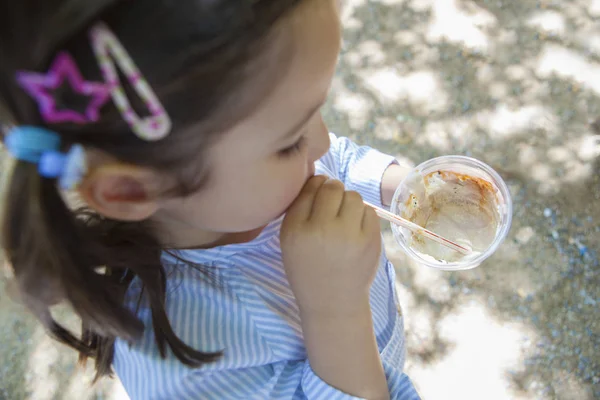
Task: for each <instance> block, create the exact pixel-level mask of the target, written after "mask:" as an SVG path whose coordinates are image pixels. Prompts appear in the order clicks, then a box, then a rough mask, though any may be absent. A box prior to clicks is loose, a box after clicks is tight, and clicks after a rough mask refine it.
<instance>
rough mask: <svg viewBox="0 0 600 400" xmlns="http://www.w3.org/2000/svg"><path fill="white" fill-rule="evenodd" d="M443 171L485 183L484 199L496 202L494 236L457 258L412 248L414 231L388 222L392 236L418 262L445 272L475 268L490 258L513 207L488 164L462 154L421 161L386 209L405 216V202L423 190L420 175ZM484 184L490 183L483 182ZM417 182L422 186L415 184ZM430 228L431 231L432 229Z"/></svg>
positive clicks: (503, 234)
mask: <svg viewBox="0 0 600 400" xmlns="http://www.w3.org/2000/svg"><path fill="white" fill-rule="evenodd" d="M444 172H447V173H451V174H459V175H461V176H466V177H468V178H469V179H470V178H475V180H473V182H475V181H478V180H483V182H485V184H486V185H485V186H486V187H487V188H489V192H491V193H492V194H489V193H488V194H487V195H488V197H487V199H493V200H492V201H495V203H496V204H494V205H493V206H494V207H496V208H495V209H496V210H497V214H495V217H497V220H496V222H497V228H496V231H495V237H493V240H491V241H490V243H489V245H487V248H485V249H481V250H480V251H477V252H474V253H473V254H472V255H469V256H465V257H464V258H462V259H459V260H455V261H444V260H439V259H436V258H435V257H432V256H430V255H427V254H424V253H422V252H421V251H418V250H416V249H415V248H413V246H415V245H414V243H415V236H413V235H414V234H413V233H412V232H410V231H409V230H407V229H405V228H402V227H399V226H398V225H396V224H392V232H393V234H394V238H395V239H396V242H397V243H398V244H399V245H400V247H401V248H402V249H403V250H404V252H405V253H406V254H408V255H409V256H410V257H411V258H412V259H413V260H415V261H416V262H417V263H419V264H423V265H426V266H428V267H432V268H437V269H441V270H446V271H457V270H466V269H471V268H475V267H478V266H479V265H480V264H481V263H482V262H483V261H484V260H485V259H487V258H488V257H490V256H491V255H492V254H493V253H494V252H495V251H496V250H497V249H498V247H499V246H500V244H501V243H502V242H503V241H504V239H505V238H506V236H507V235H508V232H509V230H510V226H511V223H512V212H513V206H512V199H511V196H510V192H509V190H508V186H507V185H506V183H505V182H504V180H502V178H501V177H500V175H498V173H497V172H496V171H494V170H493V169H492V168H491V167H490V166H489V165H487V164H485V163H483V162H481V161H479V160H476V159H474V158H470V157H464V156H443V157H438V158H434V159H432V160H429V161H426V162H424V163H423V164H420V165H419V166H417V167H415V168H414V169H413V170H412V171H411V172H410V173H409V175H408V176H407V177H406V178H405V179H404V180H403V181H402V183H401V184H400V185H399V186H398V188H397V189H396V193H395V194H394V198H393V201H392V205H391V208H390V211H391V212H392V213H394V214H396V215H400V216H402V217H405V218H406V217H407V215H406V214H407V213H408V211H407V207H408V206H407V204H408V203H409V201H411V199H413V197H414V196H415V193H419V191H420V190H423V193H424V189H423V188H424V187H425V183H424V182H425V181H424V178H425V177H427V176H432V174H437V173H444ZM440 176H442V175H440ZM450 176H454V175H450ZM421 182H422V183H421ZM479 182H482V181H479ZM487 183H489V184H490V185H487ZM419 185H422V186H421V187H419ZM421 194H422V193H421ZM411 196H413V197H411ZM414 198H416V197H414ZM458 207H460V206H458ZM465 209H466V208H465ZM409 219H410V218H409ZM415 222H416V221H415ZM433 231H434V232H435V230H433ZM436 233H438V234H442V235H444V233H441V232H436ZM444 236H446V238H447V239H450V240H456V239H457V238H453V237H452V234H448V233H447V232H446V233H445V235H444ZM419 240H421V239H419ZM424 240H429V239H424ZM459 243H460V242H459ZM434 245H436V244H434Z"/></svg>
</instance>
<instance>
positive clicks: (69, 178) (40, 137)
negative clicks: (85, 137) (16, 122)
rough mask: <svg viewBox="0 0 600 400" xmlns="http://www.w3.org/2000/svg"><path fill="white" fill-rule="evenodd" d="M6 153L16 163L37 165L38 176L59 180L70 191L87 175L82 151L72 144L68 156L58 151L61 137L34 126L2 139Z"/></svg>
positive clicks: (17, 129) (11, 131)
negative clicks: (17, 161) (22, 162)
mask: <svg viewBox="0 0 600 400" xmlns="http://www.w3.org/2000/svg"><path fill="white" fill-rule="evenodd" d="M5 144H6V148H7V150H8V152H9V153H10V154H11V155H12V156H13V157H14V158H16V159H17V160H21V161H26V162H30V163H32V164H37V166H38V172H39V174H40V176H43V177H45V178H59V182H58V183H59V185H60V186H61V187H62V188H63V189H67V190H70V189H73V188H74V187H76V186H77V184H78V183H79V182H81V179H82V178H83V174H84V173H85V172H86V170H87V167H86V160H85V150H84V149H83V147H82V146H80V145H74V146H72V147H71V150H69V152H68V153H67V154H63V153H61V152H60V136H59V135H58V134H57V133H55V132H52V131H50V130H48V129H44V128H38V127H35V126H19V127H15V128H12V129H11V130H10V131H9V133H8V136H7V137H6V140H5Z"/></svg>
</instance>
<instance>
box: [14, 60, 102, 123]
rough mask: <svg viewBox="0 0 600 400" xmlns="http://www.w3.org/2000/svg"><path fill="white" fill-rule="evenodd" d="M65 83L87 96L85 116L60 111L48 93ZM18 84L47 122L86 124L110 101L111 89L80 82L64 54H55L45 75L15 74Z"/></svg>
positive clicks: (96, 118) (96, 83)
mask: <svg viewBox="0 0 600 400" xmlns="http://www.w3.org/2000/svg"><path fill="white" fill-rule="evenodd" d="M65 81H68V82H69V84H70V85H71V88H72V89H73V91H74V92H75V93H77V94H80V95H83V96H86V97H90V102H89V103H88V106H87V108H86V110H85V113H84V114H81V113H79V112H77V111H74V110H68V109H66V110H59V109H57V106H56V101H55V100H54V96H53V94H52V93H48V91H49V90H56V89H58V88H59V87H61V86H62V85H63V84H64V82H65ZM17 82H18V83H19V85H20V86H21V87H23V89H25V91H27V93H29V95H30V96H31V97H33V98H34V99H35V100H36V101H37V103H38V106H39V109H40V114H41V115H42V118H43V119H44V121H46V122H48V123H62V122H74V123H77V124H87V123H90V122H96V121H98V115H99V110H100V108H102V106H104V104H106V102H107V101H108V100H109V99H110V89H109V87H108V86H107V85H105V84H104V83H98V82H88V81H85V80H84V79H83V77H82V76H81V72H79V69H78V68H77V65H76V64H75V61H74V60H73V58H72V57H71V56H70V55H69V54H68V53H66V52H61V53H59V54H58V56H57V57H56V59H55V60H54V62H53V63H52V66H51V67H50V70H49V71H48V73H47V74H45V75H44V74H37V73H34V72H19V73H17Z"/></svg>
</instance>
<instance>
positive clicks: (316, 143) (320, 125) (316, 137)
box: [308, 116, 331, 163]
mask: <svg viewBox="0 0 600 400" xmlns="http://www.w3.org/2000/svg"><path fill="white" fill-rule="evenodd" d="M313 129H314V131H313V135H312V138H311V139H312V140H311V141H310V142H309V143H310V148H309V153H308V158H309V160H308V161H309V162H311V163H314V162H315V161H317V160H318V159H320V158H321V157H323V156H324V155H325V153H327V152H328V151H329V146H331V141H330V140H329V130H328V129H327V125H325V121H323V117H321V116H319V117H318V120H317V121H316V123H315V127H314V128H313Z"/></svg>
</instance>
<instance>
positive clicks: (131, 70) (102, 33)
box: [90, 23, 172, 141]
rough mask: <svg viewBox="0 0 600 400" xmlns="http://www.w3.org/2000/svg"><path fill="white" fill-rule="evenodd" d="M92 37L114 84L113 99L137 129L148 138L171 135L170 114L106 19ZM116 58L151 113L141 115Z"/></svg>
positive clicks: (105, 72) (111, 85) (107, 79)
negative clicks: (136, 111)
mask: <svg viewBox="0 0 600 400" xmlns="http://www.w3.org/2000/svg"><path fill="white" fill-rule="evenodd" d="M90 37H91V42H92V47H93V49H94V53H95V54H96V58H97V59H98V64H99V65H100V71H101V72H102V75H103V76H104V80H105V82H106V83H107V84H108V86H109V88H110V93H111V95H112V98H113V101H114V103H115V105H116V107H117V108H118V109H119V111H120V112H121V115H122V116H123V118H124V119H125V121H127V123H128V124H129V126H130V127H131V129H132V130H133V132H134V133H135V134H136V135H137V136H139V137H140V138H142V139H144V140H148V141H155V140H160V139H162V138H164V137H165V136H167V135H168V134H169V132H170V131H171V127H172V123H171V119H170V118H169V115H168V114H167V112H166V111H165V109H164V107H163V105H162V104H161V103H160V101H159V100H158V97H157V96H156V94H155V93H154V91H153V90H152V88H151V87H150V85H149V84H148V82H147V81H146V79H144V77H143V75H142V74H141V73H140V71H139V69H138V68H137V66H136V65H135V63H134V62H133V60H132V59H131V56H130V55H129V54H128V53H127V51H126V50H125V48H124V47H123V45H122V44H121V43H120V42H119V40H118V39H117V37H116V36H115V35H114V34H113V33H112V32H111V31H110V29H109V28H108V27H107V26H106V25H105V24H102V23H100V24H97V25H95V26H94V27H93V28H92V29H91V30H90ZM115 62H116V65H117V66H118V67H119V68H120V70H121V71H122V72H123V75H124V76H125V77H126V78H127V80H128V81H129V83H130V84H131V87H132V88H133V89H134V90H135V91H136V93H137V95H138V96H139V97H140V99H142V101H143V102H144V104H145V105H146V107H147V108H148V110H149V111H150V115H151V116H150V117H146V118H141V117H140V116H138V115H137V114H136V113H135V111H134V110H133V107H131V104H130V102H129V100H128V99H127V96H126V94H125V90H124V89H123V87H122V85H121V81H120V79H119V75H118V74H117V69H116V66H115Z"/></svg>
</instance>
